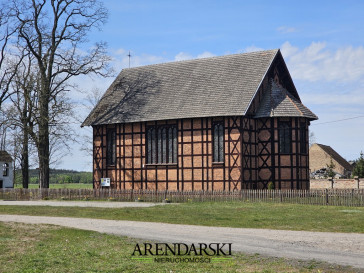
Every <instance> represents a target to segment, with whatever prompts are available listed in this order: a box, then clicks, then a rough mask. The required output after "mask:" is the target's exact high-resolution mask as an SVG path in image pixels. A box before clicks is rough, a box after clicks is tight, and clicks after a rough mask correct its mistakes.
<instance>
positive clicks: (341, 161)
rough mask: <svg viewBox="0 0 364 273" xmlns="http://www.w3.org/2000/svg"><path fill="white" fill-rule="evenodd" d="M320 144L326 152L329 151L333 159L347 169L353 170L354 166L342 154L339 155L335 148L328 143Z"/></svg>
mask: <svg viewBox="0 0 364 273" xmlns="http://www.w3.org/2000/svg"><path fill="white" fill-rule="evenodd" d="M315 144H316V145H318V146H319V147H320V148H321V149H322V150H323V151H324V152H325V153H327V154H328V155H329V156H330V157H331V158H332V159H334V160H335V161H336V162H337V163H339V164H340V165H341V166H343V167H344V168H345V169H346V170H349V171H352V170H353V166H352V165H350V164H349V162H347V161H346V160H345V159H344V158H343V157H342V156H341V155H339V154H338V153H337V152H336V151H335V150H334V149H333V148H331V147H330V146H328V145H323V144H318V143H315Z"/></svg>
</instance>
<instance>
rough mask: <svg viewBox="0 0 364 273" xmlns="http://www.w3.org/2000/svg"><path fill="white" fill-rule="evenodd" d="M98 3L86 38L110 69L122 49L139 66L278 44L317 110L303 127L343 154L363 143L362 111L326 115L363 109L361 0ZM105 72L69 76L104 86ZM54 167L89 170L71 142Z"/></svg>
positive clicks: (123, 62) (118, 64)
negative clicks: (100, 17) (99, 19)
mask: <svg viewBox="0 0 364 273" xmlns="http://www.w3.org/2000/svg"><path fill="white" fill-rule="evenodd" d="M104 3H105V6H106V7H108V8H109V12H110V16H109V20H108V22H107V23H106V24H105V25H104V27H103V30H102V31H101V32H100V31H94V32H92V33H91V35H90V37H89V38H90V42H91V43H92V42H97V41H100V40H102V41H105V42H107V43H108V46H109V53H110V55H111V56H112V57H113V66H114V67H115V71H116V72H117V73H118V72H120V70H121V69H122V68H126V67H128V57H127V54H128V51H129V50H130V51H131V55H132V58H131V66H140V65H146V64H153V63H161V62H168V61H175V60H184V59H191V58H200V57H210V56H221V55H226V54H233V53H243V52H249V51H255V50H262V49H273V48H280V49H281V51H282V54H283V56H284V58H285V60H286V63H287V66H288V69H289V70H290V73H291V75H292V78H293V81H294V83H295V85H296V88H297V90H298V92H299V94H300V96H301V99H302V101H303V103H304V104H305V105H306V106H308V107H309V108H310V109H311V110H312V111H313V112H314V113H315V114H317V115H318V116H319V120H318V121H315V122H313V123H312V126H311V128H310V129H311V131H313V132H314V134H315V138H316V141H317V142H318V143H322V144H326V145H330V146H331V147H332V148H334V149H335V150H336V151H338V152H339V153H340V154H341V155H342V156H343V157H344V158H346V159H348V160H350V159H355V158H357V157H359V153H360V151H361V150H363V151H364V117H361V118H355V119H349V120H345V121H341V122H332V123H331V121H336V120H341V119H347V118H352V117H357V116H364V16H363V14H362V13H363V10H364V1H348V0H346V1H197V0H195V1H116V0H107V1H104ZM112 80H113V78H112V77H111V78H107V79H101V78H87V79H85V78H82V79H81V78H80V79H78V80H76V82H77V81H78V83H79V86H80V88H82V89H84V90H90V89H92V88H94V87H97V88H99V89H101V90H106V88H107V87H108V86H109V84H110V83H111V81H112ZM79 99H81V100H82V96H81V97H80V98H79ZM81 109H82V108H80V110H79V111H80V116H83V115H86V114H87V113H86V111H84V110H81ZM326 122H330V123H326ZM80 132H81V133H82V134H90V130H89V129H81V130H80ZM57 167H62V168H69V169H77V170H91V169H92V165H91V158H89V157H87V156H85V155H84V154H83V153H81V152H78V145H75V146H74V148H73V155H72V156H67V157H65V158H64V160H63V162H62V163H61V164H60V165H58V166H57Z"/></svg>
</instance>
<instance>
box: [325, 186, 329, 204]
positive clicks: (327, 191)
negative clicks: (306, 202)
mask: <svg viewBox="0 0 364 273" xmlns="http://www.w3.org/2000/svg"><path fill="white" fill-rule="evenodd" d="M325 195H326V205H328V204H329V190H328V189H325Z"/></svg>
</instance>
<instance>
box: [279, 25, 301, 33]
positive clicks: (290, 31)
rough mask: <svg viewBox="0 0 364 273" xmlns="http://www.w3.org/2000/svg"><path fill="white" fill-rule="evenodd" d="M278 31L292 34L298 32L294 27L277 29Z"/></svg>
mask: <svg viewBox="0 0 364 273" xmlns="http://www.w3.org/2000/svg"><path fill="white" fill-rule="evenodd" d="M277 31H278V32H280V33H292V32H296V31H297V29H296V28H294V27H287V26H280V27H278V28H277Z"/></svg>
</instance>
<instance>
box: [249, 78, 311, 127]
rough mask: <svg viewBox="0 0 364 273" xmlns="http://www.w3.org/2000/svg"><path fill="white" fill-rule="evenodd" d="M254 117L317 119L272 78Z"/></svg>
mask: <svg viewBox="0 0 364 273" xmlns="http://www.w3.org/2000/svg"><path fill="white" fill-rule="evenodd" d="M254 117H255V118H262V117H305V118H308V119H310V120H315V119H318V117H317V116H316V115H315V114H314V113H312V112H311V111H310V110H309V109H308V108H307V107H306V106H304V105H303V104H302V103H301V102H300V101H298V100H297V98H295V97H294V96H293V95H292V94H291V93H290V92H288V91H287V90H286V89H284V88H283V87H281V86H279V85H278V84H277V83H275V82H274V80H273V79H271V80H270V88H269V90H266V93H265V94H264V96H263V99H262V101H261V103H260V104H259V108H258V110H257V112H256V114H255V116H254Z"/></svg>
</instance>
